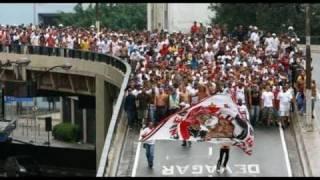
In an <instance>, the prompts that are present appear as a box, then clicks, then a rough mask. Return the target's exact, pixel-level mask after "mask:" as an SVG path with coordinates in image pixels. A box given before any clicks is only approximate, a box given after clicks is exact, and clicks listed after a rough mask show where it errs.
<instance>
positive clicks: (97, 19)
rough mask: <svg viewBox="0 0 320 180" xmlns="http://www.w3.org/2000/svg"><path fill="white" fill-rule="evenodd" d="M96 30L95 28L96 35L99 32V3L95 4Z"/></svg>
mask: <svg viewBox="0 0 320 180" xmlns="http://www.w3.org/2000/svg"><path fill="white" fill-rule="evenodd" d="M96 28H97V33H99V32H100V21H99V3H96Z"/></svg>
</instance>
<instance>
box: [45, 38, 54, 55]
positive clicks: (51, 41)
mask: <svg viewBox="0 0 320 180" xmlns="http://www.w3.org/2000/svg"><path fill="white" fill-rule="evenodd" d="M54 46H55V40H54V38H53V37H52V34H50V35H49V37H48V39H47V47H48V55H49V56H51V54H52V50H53V48H54Z"/></svg>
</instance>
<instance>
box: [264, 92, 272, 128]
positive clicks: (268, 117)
mask: <svg viewBox="0 0 320 180" xmlns="http://www.w3.org/2000/svg"><path fill="white" fill-rule="evenodd" d="M261 100H262V101H261V104H262V105H261V106H262V107H261V109H262V120H263V121H266V122H267V125H268V126H270V124H271V121H272V116H273V113H274V109H273V107H274V95H273V93H272V92H271V89H270V86H267V87H266V91H264V92H263V93H262V95H261Z"/></svg>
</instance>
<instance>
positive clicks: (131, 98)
mask: <svg viewBox="0 0 320 180" xmlns="http://www.w3.org/2000/svg"><path fill="white" fill-rule="evenodd" d="M124 110H125V111H126V112H127V116H128V126H129V128H130V129H132V127H133V124H134V122H135V121H136V117H137V107H136V96H135V95H133V93H132V89H131V88H129V89H128V95H127V96H126V98H125V102H124Z"/></svg>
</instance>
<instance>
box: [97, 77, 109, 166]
mask: <svg viewBox="0 0 320 180" xmlns="http://www.w3.org/2000/svg"><path fill="white" fill-rule="evenodd" d="M107 87H108V86H106V84H105V79H104V78H103V77H102V76H98V75H97V76H96V160H97V167H98V165H99V161H100V157H101V153H102V149H103V146H104V140H105V137H106V134H107V128H108V126H109V123H110V119H111V116H112V104H111V103H112V97H111V96H110V94H111V92H110V91H111V89H109V88H108V89H107Z"/></svg>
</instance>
